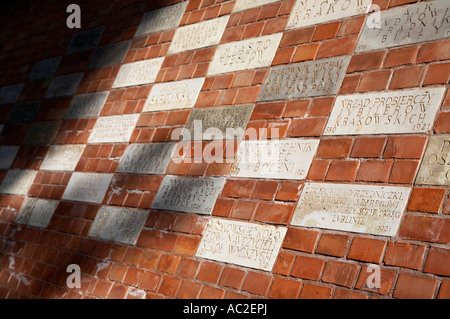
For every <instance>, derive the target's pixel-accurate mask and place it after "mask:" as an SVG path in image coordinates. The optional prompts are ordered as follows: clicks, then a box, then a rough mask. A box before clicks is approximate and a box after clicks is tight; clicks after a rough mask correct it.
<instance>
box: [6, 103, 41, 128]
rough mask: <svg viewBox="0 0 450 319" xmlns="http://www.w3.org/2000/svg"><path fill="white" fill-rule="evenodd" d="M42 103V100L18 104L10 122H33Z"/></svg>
mask: <svg viewBox="0 0 450 319" xmlns="http://www.w3.org/2000/svg"><path fill="white" fill-rule="evenodd" d="M40 104H41V102H25V103H20V104H16V105H15V106H14V109H13V111H12V112H11V115H10V116H9V118H8V124H26V123H31V122H33V120H34V117H35V116H36V113H37V111H38V109H39V105H40Z"/></svg>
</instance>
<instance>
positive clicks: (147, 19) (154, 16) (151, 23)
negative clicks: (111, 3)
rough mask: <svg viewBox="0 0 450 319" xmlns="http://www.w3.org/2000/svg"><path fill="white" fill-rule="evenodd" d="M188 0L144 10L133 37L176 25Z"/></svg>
mask: <svg viewBox="0 0 450 319" xmlns="http://www.w3.org/2000/svg"><path fill="white" fill-rule="evenodd" d="M187 4H188V1H184V2H180V3H177V4H175V5H173V6H167V7H163V8H160V9H156V10H152V11H149V12H146V13H145V14H144V17H143V18H142V20H141V23H140V24H139V27H138V29H137V31H136V35H135V37H138V36H141V35H143V34H148V33H154V32H160V31H165V30H169V29H173V28H176V27H178V25H179V24H180V21H181V17H182V16H183V13H184V11H185V10H186V6H187Z"/></svg>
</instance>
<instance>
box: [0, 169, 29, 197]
mask: <svg viewBox="0 0 450 319" xmlns="http://www.w3.org/2000/svg"><path fill="white" fill-rule="evenodd" d="M36 174H37V171H35V170H31V169H10V170H9V171H8V172H7V173H6V176H5V179H4V180H3V182H2V184H1V185H0V193H4V194H15V195H26V194H27V192H28V189H29V188H30V186H31V184H32V183H33V181H34V178H35V177H36Z"/></svg>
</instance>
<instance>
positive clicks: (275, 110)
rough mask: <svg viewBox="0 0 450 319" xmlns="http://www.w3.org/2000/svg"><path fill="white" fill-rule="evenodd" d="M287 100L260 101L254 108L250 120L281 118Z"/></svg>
mask: <svg viewBox="0 0 450 319" xmlns="http://www.w3.org/2000/svg"><path fill="white" fill-rule="evenodd" d="M284 106H285V102H275V103H258V104H256V105H255V108H254V109H253V113H252V116H251V118H250V121H253V120H262V119H276V118H281V115H282V114H283V110H284Z"/></svg>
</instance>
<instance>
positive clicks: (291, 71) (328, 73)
mask: <svg viewBox="0 0 450 319" xmlns="http://www.w3.org/2000/svg"><path fill="white" fill-rule="evenodd" d="M349 62H350V56H339V57H333V58H328V59H320V60H315V61H308V62H300V63H294V64H289V65H282V66H277V67H272V68H270V70H269V73H268V74H267V77H266V79H265V81H264V84H263V86H262V88H261V91H260V93H259V96H258V101H274V100H285V99H298V98H304V97H311V96H322V95H334V94H336V93H337V92H338V91H339V88H340V87H341V83H342V79H343V78H344V76H345V72H346V70H347V66H348V63H349Z"/></svg>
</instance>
